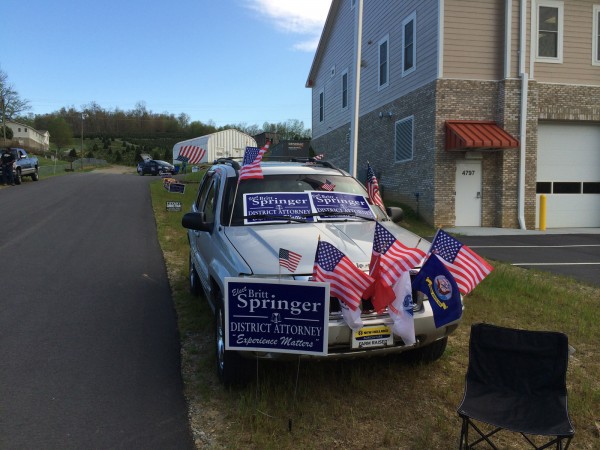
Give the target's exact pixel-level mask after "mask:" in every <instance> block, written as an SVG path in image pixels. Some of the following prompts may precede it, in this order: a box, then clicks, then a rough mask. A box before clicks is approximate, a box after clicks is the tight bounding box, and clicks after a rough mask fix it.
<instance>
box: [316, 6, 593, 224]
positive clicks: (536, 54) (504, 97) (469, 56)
mask: <svg viewBox="0 0 600 450" xmlns="http://www.w3.org/2000/svg"><path fill="white" fill-rule="evenodd" d="M361 3H362V27H359V26H358V22H357V20H358V17H359V14H358V10H359V9H360V6H361ZM361 28H362V34H360V33H358V31H357V30H359V29H361ZM359 47H360V48H362V51H361V54H360V58H356V55H357V51H356V48H359ZM355 61H360V71H357V67H356V65H357V64H356V63H355ZM357 73H360V78H358V77H357V76H356V75H357ZM356 79H359V80H360V83H359V86H360V95H359V99H358V105H359V107H358V116H357V117H358V139H357V148H358V152H357V160H358V165H357V167H358V168H359V170H358V174H359V176H361V175H362V174H364V173H365V170H364V168H365V167H366V163H367V161H369V162H370V164H371V166H372V167H373V169H374V170H375V173H376V175H377V177H378V180H379V184H380V186H381V187H382V192H383V194H384V199H388V200H398V201H401V202H403V203H407V204H410V205H412V206H414V207H416V208H417V207H418V209H419V212H420V214H421V215H422V216H423V217H424V218H425V219H426V220H428V221H429V222H430V223H431V224H434V225H436V226H492V227H507V228H519V227H521V228H527V229H533V228H535V227H537V226H538V220H539V214H538V207H539V206H538V205H539V202H540V196H541V195H542V194H543V195H544V196H545V197H546V204H547V226H548V227H549V228H553V227H600V0H486V1H474V0H402V1H386V2H383V1H378V0H363V2H359V0H333V2H332V5H331V8H330V11H329V14H328V17H327V21H326V23H325V27H324V29H323V33H322V35H321V40H320V42H319V46H318V49H317V51H316V54H315V57H314V61H313V64H312V67H311V69H310V73H309V75H308V79H307V82H306V87H308V88H310V89H312V115H313V121H312V130H313V140H312V144H311V145H312V147H313V149H314V150H315V152H316V153H324V154H325V155H326V157H327V158H328V159H330V160H332V161H334V162H335V163H336V164H338V165H339V166H340V167H343V168H347V167H351V164H352V159H351V158H350V152H351V146H350V143H351V141H352V139H351V131H352V130H351V124H352V123H353V122H354V121H353V120H352V118H353V115H354V111H355V109H354V105H355V104H356V102H355V101H354V92H353V91H354V90H355V89H354V86H355V85H356V81H355V80H356ZM354 123H355V122H354ZM363 178H364V177H363Z"/></svg>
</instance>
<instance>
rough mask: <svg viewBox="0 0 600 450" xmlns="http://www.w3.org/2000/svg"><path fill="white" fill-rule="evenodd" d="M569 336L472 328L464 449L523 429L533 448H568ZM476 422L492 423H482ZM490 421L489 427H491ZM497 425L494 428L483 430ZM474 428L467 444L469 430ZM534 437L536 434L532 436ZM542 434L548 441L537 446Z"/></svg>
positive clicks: (463, 409)
mask: <svg viewBox="0 0 600 450" xmlns="http://www.w3.org/2000/svg"><path fill="white" fill-rule="evenodd" d="M568 353H569V345H568V340H567V336H566V335H564V334H563V333H558V332H551V331H527V330H515V329H511V328H503V327H498V326H494V325H489V324H484V323H479V324H474V325H472V327H471V338H470V342H469V367H468V369H467V375H466V382H465V392H464V397H463V400H462V402H461V404H460V406H459V407H458V415H459V416H460V417H461V419H462V430H461V434H460V449H470V448H473V446H474V445H476V444H479V443H481V442H487V443H488V444H489V445H490V447H492V448H494V449H497V447H496V445H495V444H494V442H493V440H492V437H494V441H497V438H498V437H499V435H496V436H494V435H495V434H496V433H498V432H499V431H501V430H508V431H509V432H515V433H520V434H521V435H522V436H523V437H524V438H525V440H526V441H527V442H529V444H531V446H532V447H533V448H536V449H544V448H548V447H550V446H554V445H555V446H556V448H557V449H565V450H566V449H567V448H568V447H569V444H570V443H571V439H572V438H573V435H574V434H575V430H574V429H573V426H572V425H571V421H570V419H569V413H568V410H567V386H566V375H567V360H568ZM475 421H477V422H481V423H485V424H488V425H487V426H485V427H484V426H482V425H481V424H479V425H478V424H476V423H475ZM490 425H491V427H490ZM484 428H486V429H490V428H495V429H493V431H487V430H484ZM471 429H472V430H474V431H475V432H476V433H477V434H475V433H473V434H474V436H472V438H473V439H474V440H473V442H471V443H469V430H471ZM534 436H538V437H536V438H534ZM540 436H544V438H543V439H544V440H547V442H546V443H544V444H542V445H541V446H539V447H538V446H536V444H535V443H534V439H535V440H536V442H539V440H540V439H542V438H541V437H540Z"/></svg>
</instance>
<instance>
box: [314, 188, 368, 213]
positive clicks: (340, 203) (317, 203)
mask: <svg viewBox="0 0 600 450" xmlns="http://www.w3.org/2000/svg"><path fill="white" fill-rule="evenodd" d="M310 199H311V202H312V204H313V208H314V210H315V212H317V213H319V216H320V217H321V218H322V219H328V220H330V219H342V220H345V219H347V218H348V217H364V218H367V219H375V214H373V211H372V210H371V207H370V206H369V203H368V202H367V199H366V198H365V197H364V196H362V195H357V194H349V193H345V192H322V191H310ZM346 214H347V215H346Z"/></svg>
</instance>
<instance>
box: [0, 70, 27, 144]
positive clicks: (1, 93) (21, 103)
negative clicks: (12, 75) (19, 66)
mask: <svg viewBox="0 0 600 450" xmlns="http://www.w3.org/2000/svg"><path fill="white" fill-rule="evenodd" d="M28 109H29V101H27V100H23V99H21V97H20V96H19V93H18V92H17V91H16V90H15V88H14V87H13V86H12V85H11V84H10V83H9V82H8V75H7V74H6V72H4V71H3V70H1V69H0V114H1V115H2V125H3V126H2V137H3V138H4V141H6V139H7V134H6V131H7V129H6V120H7V119H12V118H14V117H16V116H17V115H18V114H20V113H22V112H24V111H27V110H28Z"/></svg>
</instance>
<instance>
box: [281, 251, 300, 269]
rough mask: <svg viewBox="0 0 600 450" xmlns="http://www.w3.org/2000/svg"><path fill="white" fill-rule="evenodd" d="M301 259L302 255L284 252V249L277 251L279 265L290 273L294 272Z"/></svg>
mask: <svg viewBox="0 0 600 450" xmlns="http://www.w3.org/2000/svg"><path fill="white" fill-rule="evenodd" d="M301 259H302V255H300V254H299V253H296V252H293V251H291V250H286V249H285V248H280V249H279V265H280V266H281V267H285V268H286V269H287V270H289V271H290V272H295V271H296V268H297V267H298V263H299V262H300V260H301Z"/></svg>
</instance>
